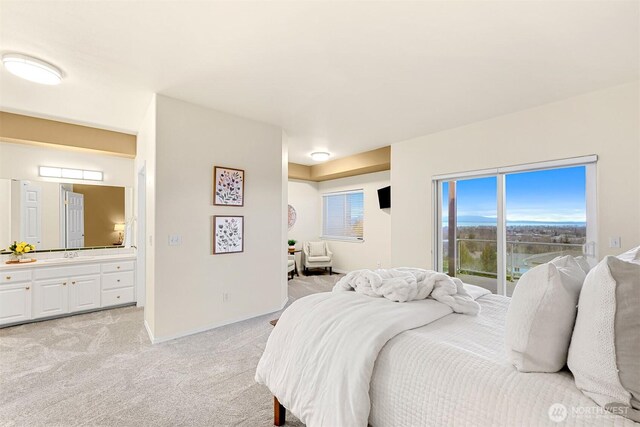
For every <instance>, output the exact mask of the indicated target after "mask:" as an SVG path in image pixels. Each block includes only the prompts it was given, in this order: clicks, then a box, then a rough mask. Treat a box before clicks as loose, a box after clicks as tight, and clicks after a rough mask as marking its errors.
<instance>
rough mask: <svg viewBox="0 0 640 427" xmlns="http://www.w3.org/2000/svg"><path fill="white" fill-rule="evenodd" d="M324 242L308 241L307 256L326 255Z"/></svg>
mask: <svg viewBox="0 0 640 427" xmlns="http://www.w3.org/2000/svg"><path fill="white" fill-rule="evenodd" d="M324 248H325V244H324V242H309V256H324V255H326V253H325V251H324Z"/></svg>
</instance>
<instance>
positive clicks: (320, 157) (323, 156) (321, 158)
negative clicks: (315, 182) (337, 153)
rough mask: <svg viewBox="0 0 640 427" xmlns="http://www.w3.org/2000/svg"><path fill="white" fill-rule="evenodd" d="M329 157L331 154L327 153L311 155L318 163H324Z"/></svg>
mask: <svg viewBox="0 0 640 427" xmlns="http://www.w3.org/2000/svg"><path fill="white" fill-rule="evenodd" d="M329 156H331V154H329V153H327V152H326V151H316V152H315V153H311V158H312V159H313V160H315V161H316V162H324V161H325V160H329Z"/></svg>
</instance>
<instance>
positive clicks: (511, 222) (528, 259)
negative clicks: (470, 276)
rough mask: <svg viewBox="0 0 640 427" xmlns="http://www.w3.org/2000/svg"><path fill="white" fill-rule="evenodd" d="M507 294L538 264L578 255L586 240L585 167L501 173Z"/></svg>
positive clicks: (580, 253) (509, 294) (510, 293)
mask: <svg viewBox="0 0 640 427" xmlns="http://www.w3.org/2000/svg"><path fill="white" fill-rule="evenodd" d="M505 187H506V191H505V197H506V203H505V204H506V228H507V230H506V238H507V242H506V252H507V253H506V269H507V272H506V279H507V283H506V290H507V295H508V296H511V295H512V293H513V290H514V288H515V286H516V284H517V283H518V280H519V279H520V277H521V276H522V275H523V274H524V273H525V272H526V271H528V270H530V269H531V268H533V267H535V266H536V265H540V264H544V263H546V262H548V261H551V260H552V259H553V258H555V257H558V256H563V255H573V256H579V255H582V252H583V249H582V248H583V245H584V244H585V243H586V241H587V227H586V226H587V224H586V221H587V219H586V218H587V215H586V205H587V201H586V166H577V167H568V168H560V169H548V170H539V171H533V172H522V173H512V174H507V175H505Z"/></svg>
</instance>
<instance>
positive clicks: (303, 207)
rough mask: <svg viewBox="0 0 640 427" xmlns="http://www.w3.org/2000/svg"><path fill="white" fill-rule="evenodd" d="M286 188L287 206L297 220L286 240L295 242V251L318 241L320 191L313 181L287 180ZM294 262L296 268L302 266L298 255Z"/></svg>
mask: <svg viewBox="0 0 640 427" xmlns="http://www.w3.org/2000/svg"><path fill="white" fill-rule="evenodd" d="M288 188H289V192H288V204H289V205H291V206H293V207H294V208H295V210H296V214H297V218H298V219H297V220H296V223H295V225H294V226H293V228H292V229H291V230H289V231H288V233H287V240H289V239H294V240H296V241H297V243H296V249H302V243H303V242H308V241H317V240H320V221H321V219H320V209H321V207H320V204H321V203H320V202H321V200H320V191H319V190H318V183H317V182H313V181H301V180H289V182H288ZM296 262H297V263H298V267H300V266H301V265H302V264H301V262H302V258H301V254H300V253H297V254H296Z"/></svg>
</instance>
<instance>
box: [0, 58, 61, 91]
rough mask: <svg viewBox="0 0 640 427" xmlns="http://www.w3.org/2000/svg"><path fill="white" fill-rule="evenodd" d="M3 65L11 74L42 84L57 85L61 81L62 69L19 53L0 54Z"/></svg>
mask: <svg viewBox="0 0 640 427" xmlns="http://www.w3.org/2000/svg"><path fill="white" fill-rule="evenodd" d="M2 63H3V64H4V67H5V68H6V69H7V71H9V72H10V73H11V74H14V75H16V76H18V77H21V78H23V79H25V80H29V81H31V82H35V83H40V84H43V85H57V84H58V83H60V82H61V81H62V71H60V69H59V68H58V67H56V66H54V65H51V64H49V63H47V62H44V61H42V60H40V59H37V58H33V57H31V56H27V55H22V54H20V53H7V54H6V55H3V56H2Z"/></svg>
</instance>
